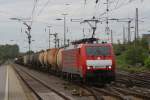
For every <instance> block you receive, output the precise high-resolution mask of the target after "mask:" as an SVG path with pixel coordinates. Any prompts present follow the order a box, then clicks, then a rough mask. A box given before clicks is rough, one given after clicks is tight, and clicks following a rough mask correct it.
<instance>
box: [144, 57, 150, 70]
mask: <svg viewBox="0 0 150 100" xmlns="http://www.w3.org/2000/svg"><path fill="white" fill-rule="evenodd" d="M144 66H145V67H147V68H149V69H150V57H148V58H147V59H146V60H145V62H144Z"/></svg>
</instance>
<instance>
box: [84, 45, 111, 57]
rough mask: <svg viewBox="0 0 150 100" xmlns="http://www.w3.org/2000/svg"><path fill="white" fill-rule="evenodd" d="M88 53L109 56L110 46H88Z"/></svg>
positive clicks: (89, 54)
mask: <svg viewBox="0 0 150 100" xmlns="http://www.w3.org/2000/svg"><path fill="white" fill-rule="evenodd" d="M86 53H87V55H88V56H109V55H110V47H108V46H99V47H98V46H97V47H86Z"/></svg>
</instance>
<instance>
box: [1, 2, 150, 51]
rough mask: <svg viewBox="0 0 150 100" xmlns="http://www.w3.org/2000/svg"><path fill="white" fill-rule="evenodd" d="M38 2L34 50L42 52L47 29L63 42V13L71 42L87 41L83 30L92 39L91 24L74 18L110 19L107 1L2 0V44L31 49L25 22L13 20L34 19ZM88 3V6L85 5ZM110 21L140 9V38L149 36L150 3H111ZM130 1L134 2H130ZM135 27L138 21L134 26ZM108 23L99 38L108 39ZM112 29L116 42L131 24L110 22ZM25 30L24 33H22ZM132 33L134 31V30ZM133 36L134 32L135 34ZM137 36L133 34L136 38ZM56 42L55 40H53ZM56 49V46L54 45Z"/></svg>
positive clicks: (34, 23) (99, 27) (100, 25)
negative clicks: (106, 28) (82, 39)
mask: <svg viewBox="0 0 150 100" xmlns="http://www.w3.org/2000/svg"><path fill="white" fill-rule="evenodd" d="M35 1H37V4H36V6H35V10H34V12H33V25H32V31H31V35H32V40H35V41H33V42H32V50H34V51H39V50H41V49H47V48H48V31H46V32H45V28H46V27H47V26H48V25H50V26H52V28H51V33H55V32H57V33H59V38H61V39H63V20H61V21H58V20H56V19H57V18H63V15H62V14H63V13H67V14H68V15H67V16H66V19H67V28H68V32H67V38H69V39H71V40H75V39H80V38H83V34H82V29H83V28H84V29H85V33H86V36H87V37H89V36H91V34H90V32H89V29H90V27H89V26H88V24H80V23H79V22H71V21H70V19H71V18H72V19H80V18H83V19H90V18H92V16H96V17H97V18H102V17H106V15H105V14H104V15H103V16H101V15H102V14H103V13H104V12H105V11H106V4H104V3H106V0H99V2H98V3H97V4H95V1H96V0H0V44H16V43H17V44H18V45H19V46H20V50H21V51H22V52H25V51H27V50H28V43H27V41H28V40H27V36H26V34H25V33H24V30H25V29H26V27H25V26H24V25H23V23H22V22H18V21H15V20H10V19H9V18H24V19H27V18H28V19H29V18H31V16H32V11H33V6H34V3H35ZM85 1H86V3H85ZM109 1H110V3H109V9H110V11H111V12H110V13H109V18H135V8H139V20H140V22H139V30H140V35H141V34H143V33H147V31H148V30H150V29H149V27H150V6H149V5H150V0H109ZM129 1H130V2H129ZM131 24H132V25H131V26H134V21H133V22H132V23H131ZM105 26H106V24H105V22H103V23H102V24H101V23H99V24H98V27H97V31H96V37H98V38H101V39H107V35H106V34H105ZM109 26H110V29H112V30H113V33H114V41H117V40H118V39H119V40H122V27H123V26H125V27H127V23H118V22H116V21H109ZM21 30H22V31H21ZM131 31H134V30H133V29H132V30H131ZM132 34H133V33H132ZM132 36H133V35H132ZM52 42H53V38H52ZM51 46H52V47H53V46H54V44H53V43H51Z"/></svg>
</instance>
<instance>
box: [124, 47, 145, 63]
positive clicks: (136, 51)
mask: <svg viewBox="0 0 150 100" xmlns="http://www.w3.org/2000/svg"><path fill="white" fill-rule="evenodd" d="M147 57H148V51H147V50H146V49H145V48H143V47H142V46H136V47H135V46H132V47H130V48H129V49H128V50H127V51H126V52H125V60H126V62H127V63H128V64H130V65H136V64H142V65H144V61H145V59H147Z"/></svg>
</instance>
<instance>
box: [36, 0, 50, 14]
mask: <svg viewBox="0 0 150 100" xmlns="http://www.w3.org/2000/svg"><path fill="white" fill-rule="evenodd" d="M49 2H50V0H47V2H46V3H45V4H44V6H43V7H42V8H41V9H40V11H39V12H38V14H37V15H38V16H39V15H40V14H41V13H42V12H43V11H44V9H45V8H46V7H47V6H48V4H49Z"/></svg>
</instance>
